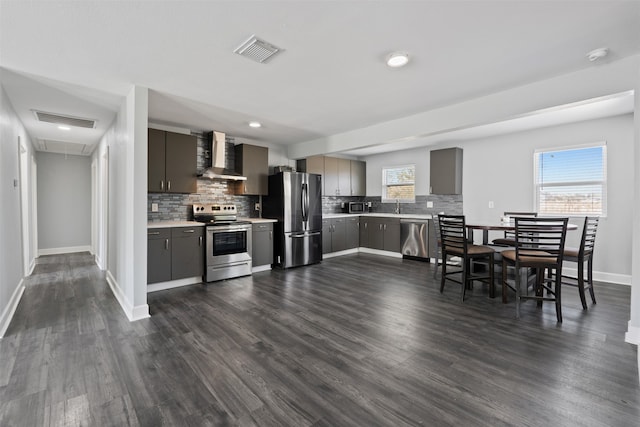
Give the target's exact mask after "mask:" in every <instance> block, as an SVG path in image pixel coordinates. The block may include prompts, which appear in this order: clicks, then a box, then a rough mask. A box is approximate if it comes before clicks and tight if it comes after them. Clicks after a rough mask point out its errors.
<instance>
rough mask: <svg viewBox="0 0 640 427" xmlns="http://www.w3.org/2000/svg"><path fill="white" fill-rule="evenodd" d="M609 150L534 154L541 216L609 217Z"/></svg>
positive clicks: (583, 148)
mask: <svg viewBox="0 0 640 427" xmlns="http://www.w3.org/2000/svg"><path fill="white" fill-rule="evenodd" d="M606 166H607V146H606V145H605V144H599V145H590V146H581V147H576V148H570V149H564V150H556V151H536V153H535V154H534V171H535V172H534V173H535V182H534V185H535V193H536V208H537V211H538V214H540V215H581V216H582V215H600V216H605V215H606V213H607V167H606Z"/></svg>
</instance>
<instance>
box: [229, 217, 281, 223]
mask: <svg viewBox="0 0 640 427" xmlns="http://www.w3.org/2000/svg"><path fill="white" fill-rule="evenodd" d="M238 221H249V222H251V223H256V224H257V223H260V222H278V220H277V219H271V218H245V217H242V218H238Z"/></svg>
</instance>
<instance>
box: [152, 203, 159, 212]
mask: <svg viewBox="0 0 640 427" xmlns="http://www.w3.org/2000/svg"><path fill="white" fill-rule="evenodd" d="M151 212H158V204H157V203H151Z"/></svg>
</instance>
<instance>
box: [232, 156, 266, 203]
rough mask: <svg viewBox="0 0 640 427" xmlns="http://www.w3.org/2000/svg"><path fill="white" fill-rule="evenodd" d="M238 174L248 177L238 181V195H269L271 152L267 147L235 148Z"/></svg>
mask: <svg viewBox="0 0 640 427" xmlns="http://www.w3.org/2000/svg"><path fill="white" fill-rule="evenodd" d="M235 154H236V159H235V163H236V172H238V173H240V174H242V175H244V176H246V177H247V180H246V181H238V183H237V188H236V194H253V195H263V196H265V195H267V194H268V177H269V150H268V148H267V147H258V146H256V145H249V144H239V145H236V146H235Z"/></svg>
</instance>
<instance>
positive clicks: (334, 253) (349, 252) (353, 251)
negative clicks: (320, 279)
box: [322, 248, 360, 259]
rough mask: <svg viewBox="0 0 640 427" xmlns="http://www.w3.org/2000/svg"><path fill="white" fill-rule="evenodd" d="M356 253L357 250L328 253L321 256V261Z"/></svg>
mask: <svg viewBox="0 0 640 427" xmlns="http://www.w3.org/2000/svg"><path fill="white" fill-rule="evenodd" d="M358 252H360V251H359V248H353V249H345V250H344V251H338V252H329V253H328V254H322V259H329V258H333V257H337V256H342V255H349V254H357V253H358Z"/></svg>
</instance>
